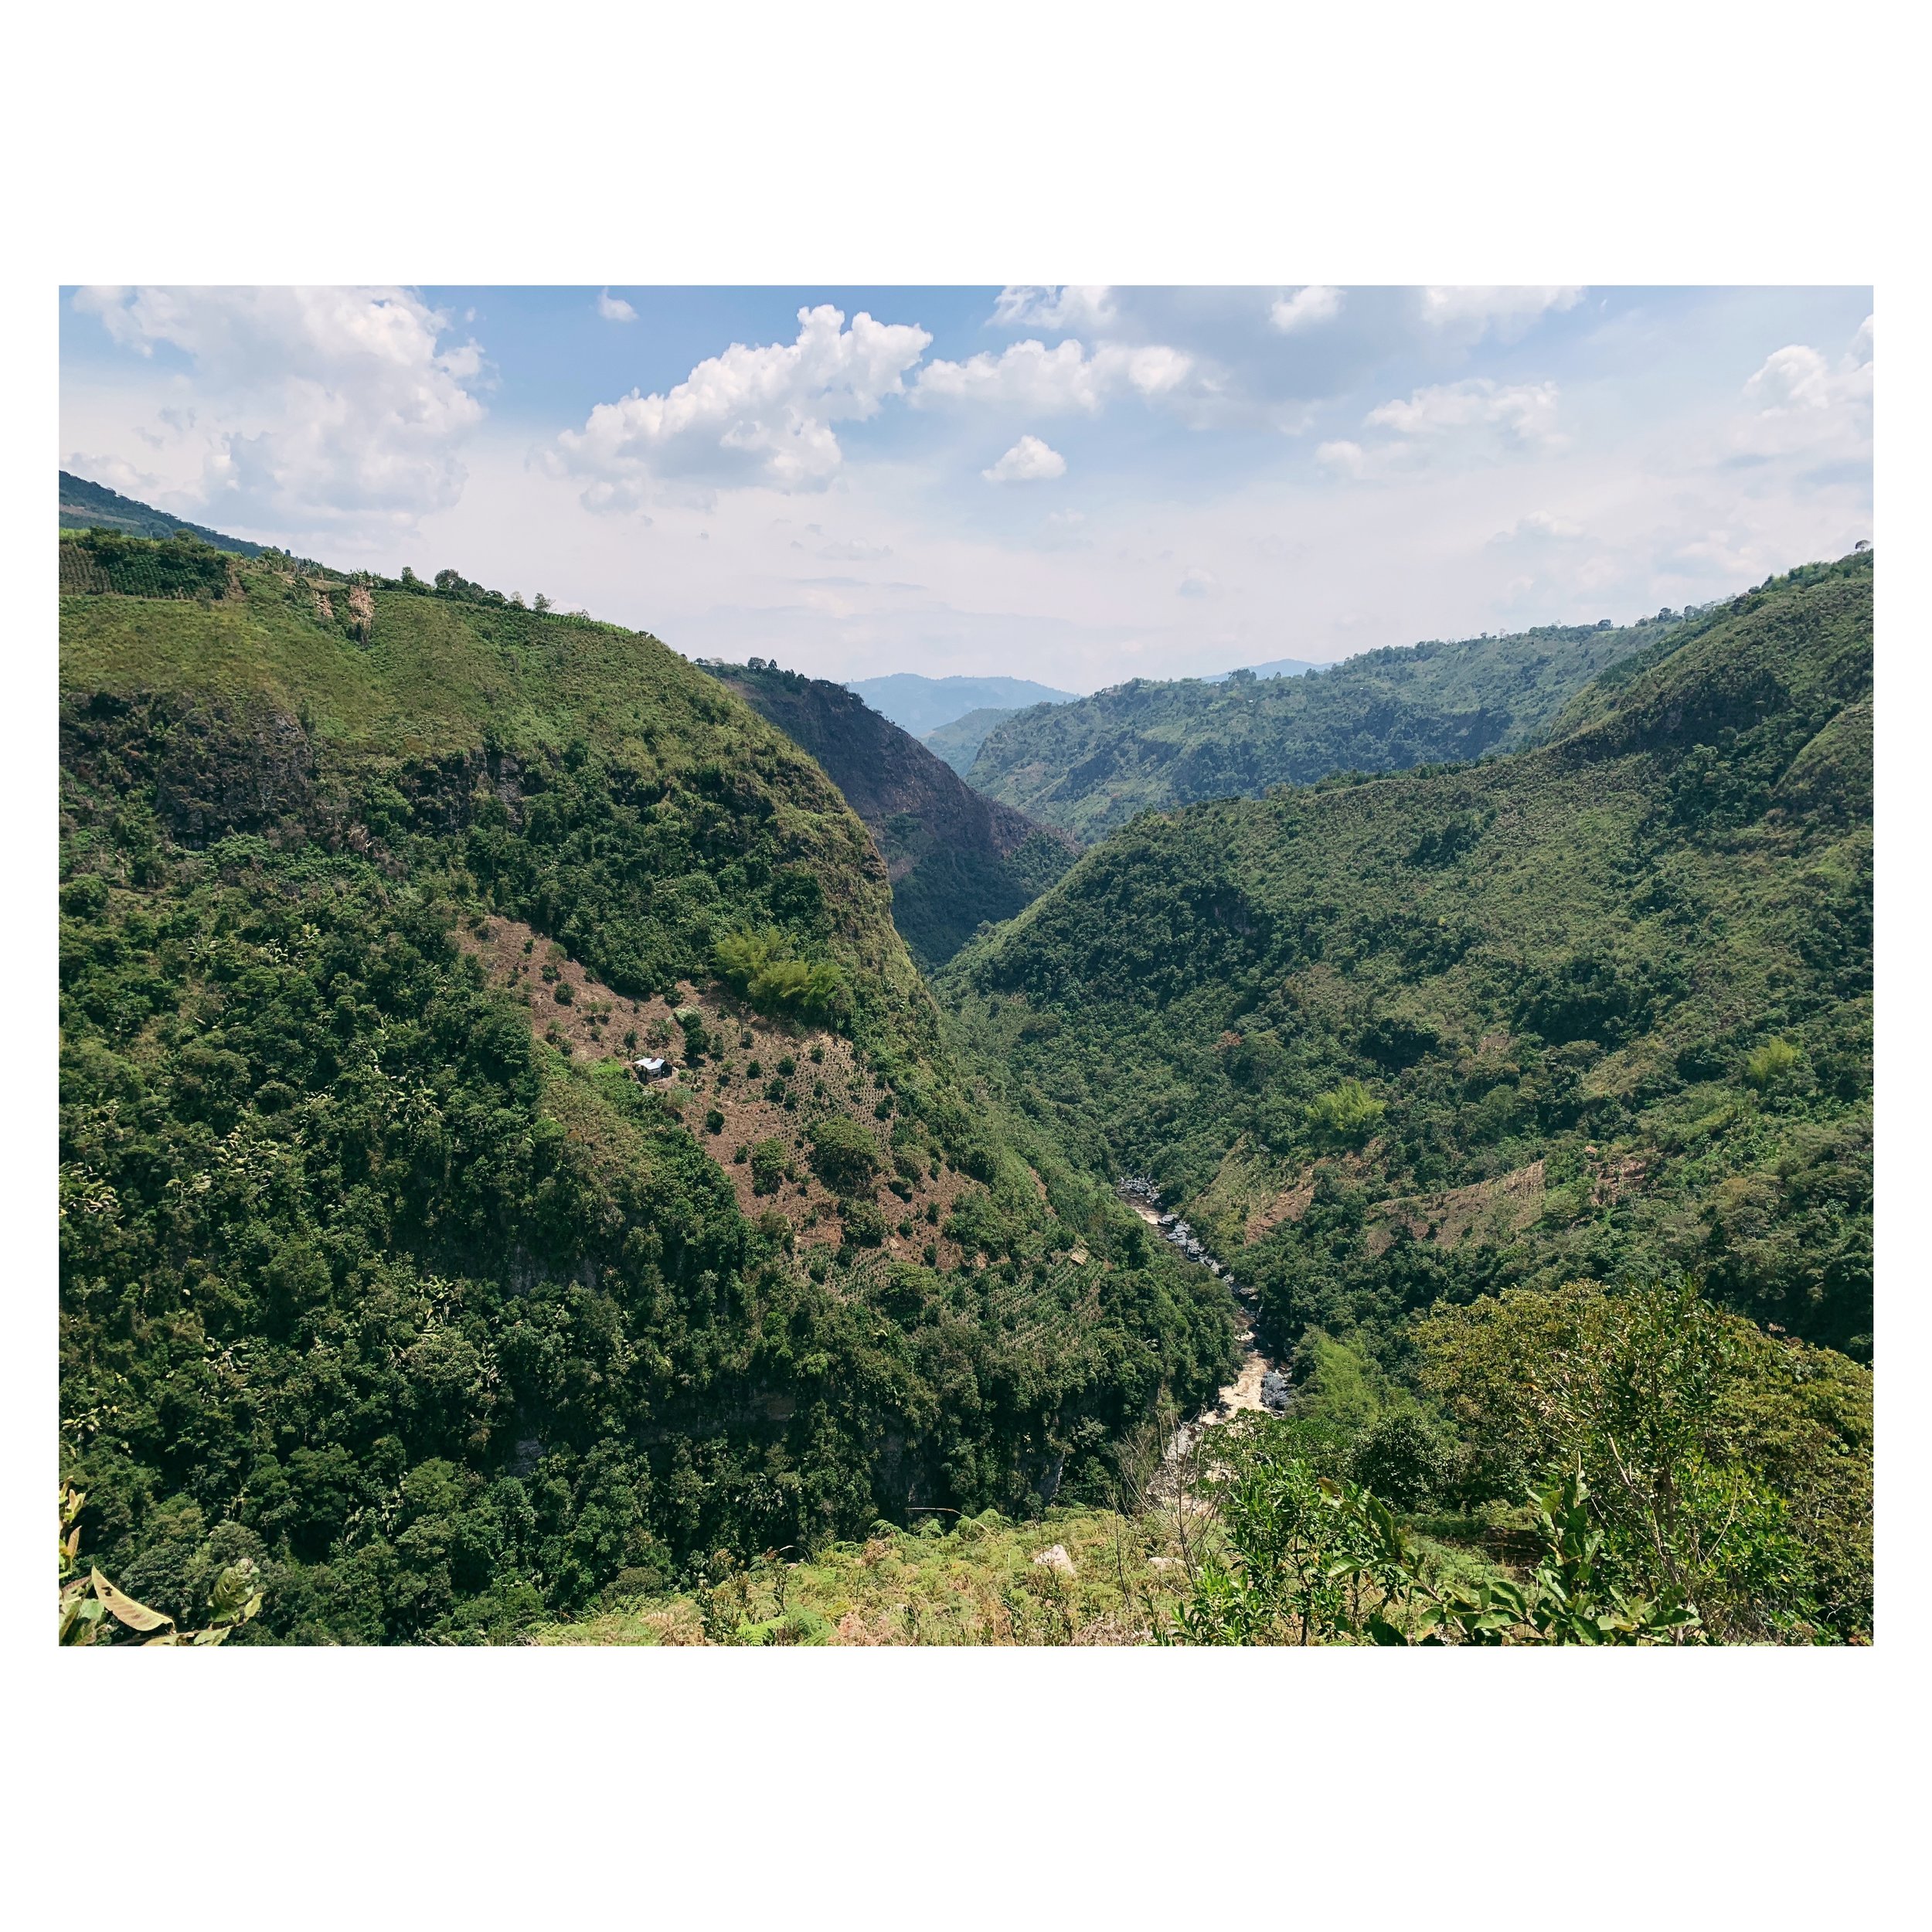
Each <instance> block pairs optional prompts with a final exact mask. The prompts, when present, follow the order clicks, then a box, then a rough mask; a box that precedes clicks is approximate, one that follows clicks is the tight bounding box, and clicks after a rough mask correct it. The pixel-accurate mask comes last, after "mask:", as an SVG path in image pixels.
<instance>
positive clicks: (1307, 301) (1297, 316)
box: [1268, 284, 1342, 335]
mask: <svg viewBox="0 0 1932 1932" xmlns="http://www.w3.org/2000/svg"><path fill="white" fill-rule="evenodd" d="M1341 313H1342V291H1341V290H1340V289H1338V288H1324V287H1321V285H1320V284H1310V286H1309V287H1306V288H1298V289H1297V290H1296V291H1295V292H1294V294H1292V295H1284V296H1283V297H1282V298H1281V299H1280V300H1279V301H1277V302H1276V303H1275V304H1274V305H1273V306H1272V307H1271V308H1270V309H1269V311H1268V320H1269V321H1270V323H1271V324H1273V325H1274V327H1275V328H1278V329H1279V330H1280V331H1281V333H1282V334H1283V335H1293V334H1294V332H1295V331H1296V330H1297V329H1298V328H1315V327H1316V326H1317V325H1318V324H1320V323H1322V322H1332V321H1334V320H1335V318H1336V317H1337V316H1338V315H1340V314H1341Z"/></svg>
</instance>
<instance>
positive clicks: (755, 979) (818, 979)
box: [712, 926, 845, 1019]
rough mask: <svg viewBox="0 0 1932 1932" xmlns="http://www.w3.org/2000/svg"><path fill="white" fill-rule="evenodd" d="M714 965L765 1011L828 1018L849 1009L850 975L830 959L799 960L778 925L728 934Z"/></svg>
mask: <svg viewBox="0 0 1932 1932" xmlns="http://www.w3.org/2000/svg"><path fill="white" fill-rule="evenodd" d="M712 960H713V964H714V965H715V966H716V969H717V973H718V977H719V978H720V979H722V980H723V981H725V982H726V985H730V987H732V988H733V989H734V990H735V991H736V992H739V993H740V994H742V995H743V996H744V997H745V998H747V999H748V1000H750V1002H751V1003H752V1005H754V1006H756V1007H758V1008H759V1009H761V1010H762V1011H764V1012H785V1013H795V1014H797V1015H799V1016H800V1017H801V1018H802V1019H830V1018H832V1017H833V1016H834V1015H835V1014H836V1013H838V1012H841V1011H842V1010H843V1008H844V1006H845V997H844V996H845V975H843V974H842V973H841V972H840V971H839V970H838V968H837V967H836V966H835V965H833V964H832V962H831V961H829V960H818V961H806V960H803V959H801V958H799V957H798V956H797V954H794V952H793V951H791V947H790V944H789V943H788V942H787V940H786V938H785V936H784V934H782V933H781V932H780V931H779V930H778V929H777V927H775V926H767V927H764V929H763V930H760V931H757V932H747V933H729V934H726V936H725V937H723V939H721V940H719V941H718V943H717V944H716V947H714V948H713V953H712Z"/></svg>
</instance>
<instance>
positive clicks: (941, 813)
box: [713, 665, 1077, 971]
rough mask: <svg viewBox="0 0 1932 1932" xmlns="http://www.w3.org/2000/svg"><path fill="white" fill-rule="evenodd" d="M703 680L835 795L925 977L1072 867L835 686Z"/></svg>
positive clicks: (1053, 837) (1049, 840) (1033, 826)
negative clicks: (852, 820)
mask: <svg viewBox="0 0 1932 1932" xmlns="http://www.w3.org/2000/svg"><path fill="white" fill-rule="evenodd" d="M713 676H715V677H716V678H717V679H718V680H719V682H721V683H723V684H725V685H728V686H729V687H730V689H732V690H733V691H734V692H736V693H737V694H738V696H740V697H741V698H743V699H744V700H745V702H747V704H749V705H750V706H751V707H752V709H753V710H754V711H756V712H757V713H758V714H759V715H760V716H761V717H763V718H764V719H766V721H767V723H770V724H773V725H775V726H777V728H778V729H779V730H781V731H782V732H783V733H784V734H785V736H787V737H788V738H789V739H791V741H792V743H794V744H795V745H797V746H798V747H799V748H800V749H801V750H804V751H807V752H808V753H811V756H812V757H814V758H815V759H816V760H818V764H819V765H820V766H821V767H822V768H823V770H825V774H826V775H827V776H828V777H830V778H831V780H832V783H833V784H835V785H836V786H838V789H839V790H840V791H842V793H844V794H845V802H846V803H847V804H849V805H850V806H851V807H852V810H853V811H855V812H856V813H857V814H858V815H859V818H861V819H862V820H863V821H865V824H866V828H867V829H868V830H869V832H871V833H872V838H873V839H874V841H875V842H876V843H877V845H878V847H879V852H880V855H882V856H883V858H884V859H885V861H886V869H887V872H888V874H889V876H890V878H891V880H892V885H893V922H894V923H895V924H896V926H897V927H898V928H899V930H900V934H901V936H902V937H903V938H904V940H905V941H906V944H907V946H908V947H910V949H911V951H912V952H913V956H914V957H916V958H917V959H918V960H919V961H920V964H922V965H923V966H925V967H926V968H927V969H928V970H929V971H930V970H932V969H933V968H936V967H938V966H940V965H943V964H944V963H945V961H947V960H948V959H950V958H951V957H952V956H953V954H954V953H956V952H957V951H958V950H959V948H960V947H961V946H962V945H964V944H965V942H966V941H967V940H968V939H969V938H971V936H972V934H974V932H975V930H978V927H979V926H980V924H981V922H982V921H987V920H992V921H998V920H1004V919H1010V918H1012V917H1013V915H1014V914H1015V913H1017V912H1019V911H1020V910H1022V908H1023V907H1025V906H1027V905H1029V904H1030V903H1032V900H1034V899H1035V898H1036V897H1037V896H1039V893H1041V892H1043V891H1044V890H1045V889H1046V887H1047V886H1049V885H1050V884H1052V883H1053V881H1054V880H1055V879H1057V878H1059V876H1060V874H1061V873H1062V872H1065V871H1066V868H1067V867H1068V866H1070V865H1071V864H1072V863H1073V858H1074V855H1075V852H1076V851H1077V846H1076V845H1075V843H1074V842H1073V839H1072V838H1070V837H1069V836H1068V835H1067V834H1066V833H1065V832H1059V831H1056V830H1053V829H1052V828H1049V827H1046V826H1043V825H1040V824H1039V823H1038V822H1037V821H1035V820H1033V819H1032V818H1029V817H1028V816H1027V815H1026V813H1024V812H1023V811H1019V810H1017V809H1016V808H1015V807H1013V806H1011V805H1006V804H1000V803H999V802H998V801H996V800H994V799H991V798H985V797H984V796H982V795H981V794H980V793H978V792H977V791H974V790H973V788H972V787H971V786H970V785H968V784H966V783H965V781H964V780H963V779H961V777H960V776H959V775H958V774H957V772H955V771H954V770H953V769H952V767H951V766H950V765H948V764H946V762H945V761H944V760H943V759H940V758H938V757H934V754H933V753H931V752H930V751H929V750H927V748H926V747H924V746H923V744H921V743H920V742H919V740H917V738H915V737H913V736H912V735H911V734H910V733H908V732H905V731H902V730H900V728H899V726H897V725H896V724H894V723H893V722H892V721H891V719H889V718H885V717H882V716H880V715H879V713H877V712H876V711H874V710H873V709H872V708H871V707H870V706H869V705H867V704H866V702H864V700H863V699H860V698H859V697H858V696H855V695H854V694H853V693H852V692H850V691H848V690H847V689H845V687H844V686H843V685H836V684H832V683H830V682H827V681H826V680H825V679H820V678H805V677H801V676H800V675H798V673H797V672H790V671H780V670H776V669H772V668H766V667H764V666H763V665H759V666H757V667H755V668H754V667H752V666H747V665H719V666H716V667H713Z"/></svg>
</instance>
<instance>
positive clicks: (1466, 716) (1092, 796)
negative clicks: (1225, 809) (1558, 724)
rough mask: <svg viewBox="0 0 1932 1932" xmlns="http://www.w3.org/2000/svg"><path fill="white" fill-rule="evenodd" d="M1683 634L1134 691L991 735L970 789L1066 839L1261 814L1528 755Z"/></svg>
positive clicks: (1475, 642) (1632, 633) (1468, 645)
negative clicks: (1381, 774) (1186, 809)
mask: <svg viewBox="0 0 1932 1932" xmlns="http://www.w3.org/2000/svg"><path fill="white" fill-rule="evenodd" d="M1681 621H1682V619H1681V618H1680V617H1679V615H1678V614H1677V613H1676V612H1675V611H1660V612H1659V613H1658V615H1657V616H1656V617H1652V618H1648V619H1646V620H1645V621H1642V622H1641V623H1638V624H1627V625H1624V627H1622V628H1621V629H1620V628H1614V627H1612V626H1610V625H1607V624H1597V625H1571V626H1564V625H1555V624H1552V625H1547V626H1545V627H1543V628H1539V629H1537V630H1534V631H1522V632H1519V633H1517V634H1514V635H1512V636H1508V637H1485V638H1467V639H1464V640H1463V641H1460V642H1456V643H1428V644H1417V645H1409V646H1407V647H1406V648H1393V649H1388V650H1381V651H1364V652H1363V653H1362V654H1361V655H1359V656H1357V657H1352V658H1345V659H1344V660H1343V661H1342V662H1341V663H1339V664H1336V665H1331V666H1329V667H1328V668H1326V669H1323V670H1314V669H1309V670H1308V671H1305V672H1303V673H1302V674H1301V675H1281V676H1275V675H1263V672H1264V667H1257V668H1249V669H1244V670H1240V671H1235V672H1230V674H1229V675H1228V676H1227V677H1226V678H1225V679H1220V680H1218V681H1210V680H1209V679H1202V678H1189V679H1180V680H1179V681H1175V682H1157V681H1155V680H1154V679H1146V678H1137V679H1134V680H1132V681H1131V682H1129V683H1127V684H1122V685H1115V686H1114V688H1113V689H1111V690H1107V691H1100V692H1095V693H1094V696H1091V697H1090V698H1082V699H1079V700H1078V701H1077V702H1074V703H1072V704H1066V705H1057V706H1045V705H1039V706H1032V708H1030V709H1027V710H1026V711H1022V712H1017V713H1015V714H1014V715H1013V716H1011V717H1010V718H1008V719H1004V720H1002V722H1000V723H998V724H996V725H995V726H994V727H993V729H992V730H991V731H990V732H989V733H988V734H987V736H986V738H985V742H984V743H982V744H981V747H980V748H979V752H978V756H977V757H975V760H974V761H973V764H972V766H971V770H970V774H969V777H970V781H971V784H973V785H974V786H975V787H976V788H977V789H978V790H979V791H983V792H985V794H987V796H988V798H998V799H1001V800H1003V801H1005V803H1006V804H1010V805H1016V806H1018V807H1019V808H1020V809H1021V810H1022V811H1026V812H1029V813H1031V814H1032V816H1033V817H1034V818H1038V819H1039V820H1041V821H1043V823H1045V824H1047V825H1058V826H1060V827H1061V828H1063V830H1065V831H1067V832H1071V833H1073V835H1074V836H1075V837H1077V838H1080V839H1083V840H1086V841H1093V840H1095V839H1099V838H1104V837H1106V835H1107V834H1108V833H1109V832H1112V831H1114V830H1115V829H1116V828H1118V827H1120V826H1121V825H1125V824H1126V823H1127V821H1128V820H1129V819H1131V818H1133V817H1134V815H1136V814H1137V813H1139V812H1142V811H1169V810H1172V808H1175V806H1179V805H1186V804H1199V803H1200V802H1202V801H1206V800H1208V799H1210V798H1260V796H1261V795H1262V794H1264V793H1265V792H1267V791H1270V789H1272V788H1273V787H1275V786H1277V785H1281V784H1296V785H1302V784H1315V782H1316V781H1318V780H1320V779H1321V778H1324V777H1328V775H1330V774H1332V773H1336V772H1343V771H1351V770H1354V771H1365V772H1366V771H1401V770H1408V769H1409V768H1410V767H1413V766H1416V765H1427V764H1447V763H1458V762H1462V761H1464V760H1469V759H1472V758H1480V757H1485V756H1487V755H1488V754H1490V753H1494V752H1501V751H1511V750H1518V749H1519V748H1521V747H1523V746H1525V745H1528V744H1531V743H1535V742H1536V740H1537V739H1538V738H1539V736H1541V735H1542V734H1543V733H1545V732H1546V731H1547V730H1548V729H1549V726H1551V725H1552V724H1553V723H1554V722H1555V720H1556V716H1557V715H1558V714H1559V713H1560V712H1561V711H1562V709H1563V707H1564V706H1565V705H1566V704H1567V703H1569V702H1570V700H1571V699H1573V697H1575V696H1576V695H1577V693H1578V692H1580V691H1581V690H1583V688H1584V687H1585V686H1586V685H1588V684H1589V683H1590V681H1591V680H1592V679H1594V678H1596V677H1597V676H1599V675H1600V674H1602V673H1603V672H1605V671H1607V670H1608V669H1609V668H1611V666H1612V665H1614V664H1616V663H1617V662H1620V661H1621V659H1623V658H1628V657H1631V656H1633V655H1635V654H1636V653H1638V652H1639V651H1643V650H1645V648H1648V646H1649V645H1651V644H1652V643H1654V642H1655V641H1656V640H1657V639H1658V638H1661V637H1662V636H1664V635H1665V634H1667V633H1668V631H1671V630H1672V629H1673V628H1675V626H1676V625H1677V624H1679V623H1680V622H1681Z"/></svg>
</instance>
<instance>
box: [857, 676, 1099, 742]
mask: <svg viewBox="0 0 1932 1932" xmlns="http://www.w3.org/2000/svg"><path fill="white" fill-rule="evenodd" d="M845 689H847V690H848V691H855V692H858V694H859V696H860V697H862V698H863V699H865V701H866V703H868V704H869V705H870V706H872V709H873V710H875V711H876V712H878V713H879V714H880V715H881V716H884V717H887V718H889V719H891V720H892V721H893V723H894V724H896V725H897V726H899V728H900V730H902V731H910V733H912V734H913V736H914V737H915V738H923V736H925V735H926V733H927V732H929V731H937V730H938V729H939V727H940V726H941V725H945V724H951V723H952V722H953V720H954V719H955V718H963V717H964V716H965V715H966V713H968V712H969V711H978V710H981V709H985V707H987V706H998V708H1000V709H1004V710H1011V709H1013V708H1014V707H1015V706H1020V705H1030V704H1071V703H1072V702H1073V692H1070V691H1056V690H1055V689H1053V686H1052V685H1046V684H1036V683H1035V682H1033V680H1032V679H1031V678H966V677H954V678H928V677H923V676H922V675H920V673H919V672H916V671H896V672H893V674H892V675H891V676H890V677H886V678H860V679H857V680H856V681H855V682H853V683H851V684H849V685H846V687H845Z"/></svg>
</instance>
